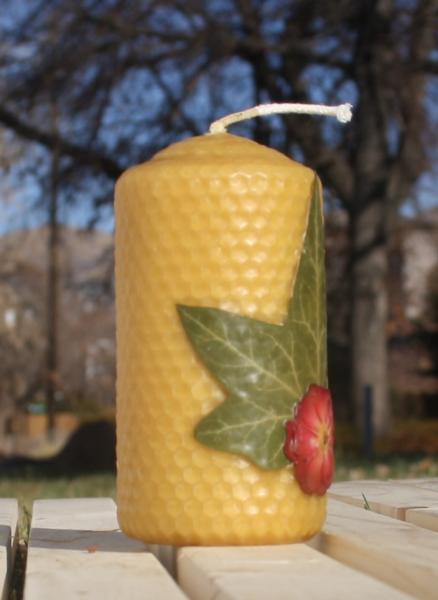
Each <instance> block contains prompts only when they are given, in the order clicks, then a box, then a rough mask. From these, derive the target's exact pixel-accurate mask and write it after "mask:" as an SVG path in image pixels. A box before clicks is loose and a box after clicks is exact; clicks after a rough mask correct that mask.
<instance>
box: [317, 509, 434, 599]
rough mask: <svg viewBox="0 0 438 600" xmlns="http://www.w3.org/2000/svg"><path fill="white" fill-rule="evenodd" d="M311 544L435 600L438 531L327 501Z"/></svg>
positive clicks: (359, 567)
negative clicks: (323, 518) (325, 512)
mask: <svg viewBox="0 0 438 600" xmlns="http://www.w3.org/2000/svg"><path fill="white" fill-rule="evenodd" d="M314 544H315V547H316V548H317V549H318V550H320V551H322V552H324V553H326V554H328V555H329V556H331V557H332V558H335V559H336V560H339V561H341V562H343V563H344V564H347V565H349V566H351V567H353V568H355V569H358V570H360V571H363V572H364V573H368V574H369V575H371V576H372V577H375V578H377V579H380V580H381V581H384V582H386V583H388V584H389V585H392V586H394V587H396V588H398V589H400V590H402V591H404V592H406V593H409V594H412V595H413V596H414V597H415V598H426V599H431V600H432V599H436V598H437V589H438V587H437V582H438V535H436V534H435V533H434V532H432V531H428V530H427V529H422V528H420V527H416V526H415V525H411V524H410V523H404V522H402V521H396V520H395V519H390V518H388V517H385V516H382V515H379V514H376V513H374V512H372V511H370V510H365V509H361V508H357V507H355V506H350V505H348V504H345V503H343V502H338V501H336V500H329V509H328V517H327V521H326V524H325V526H324V529H323V531H322V532H321V533H320V534H318V536H317V538H316V539H315V542H314Z"/></svg>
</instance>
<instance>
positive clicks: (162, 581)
mask: <svg viewBox="0 0 438 600" xmlns="http://www.w3.org/2000/svg"><path fill="white" fill-rule="evenodd" d="M78 597H81V598H93V599H94V598H105V600H111V599H114V600H116V599H117V600H119V599H120V598H130V599H137V598H138V599H140V598H142V599H148V598H150V599H156V598H166V600H167V598H169V600H173V599H175V600H181V599H182V598H185V596H184V594H183V593H182V592H181V591H180V590H179V588H178V586H177V585H176V584H175V582H174V581H173V579H172V578H171V577H170V576H169V575H168V573H167V572H166V570H165V569H164V568H163V567H162V566H161V565H160V563H159V562H158V561H157V559H156V558H155V557H154V556H152V554H150V553H148V552H146V551H145V546H144V544H142V543H140V542H137V541H135V540H131V539H129V538H128V537H126V536H125V535H124V534H123V533H122V532H121V531H120V530H119V526H118V523H117V517H116V507H115V504H114V502H113V500H111V499H110V498H102V499H101V498H90V499H73V500H71V499H68V500H38V501H37V502H35V503H34V508H33V516H32V527H31V534H30V542H29V550H28V558H27V571H26V581H25V589H24V598H25V600H52V599H55V598H56V599H58V598H62V599H63V600H69V599H70V598H78Z"/></svg>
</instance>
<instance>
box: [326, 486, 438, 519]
mask: <svg viewBox="0 0 438 600" xmlns="http://www.w3.org/2000/svg"><path fill="white" fill-rule="evenodd" d="M329 495H330V497H331V498H334V499H336V500H340V501H341V502H347V503H348V504H353V505H355V506H360V507H364V505H365V499H366V502H367V503H368V505H369V507H370V508H371V510H373V511H375V512H378V513H380V514H382V515H386V516H388V517H393V518H396V519H401V520H405V516H406V511H407V510H408V509H411V508H431V507H435V506H438V490H436V491H434V490H433V489H429V488H423V487H417V486H413V485H410V484H405V483H402V482H395V481H346V482H342V483H335V484H334V485H332V487H331V488H330V492H329Z"/></svg>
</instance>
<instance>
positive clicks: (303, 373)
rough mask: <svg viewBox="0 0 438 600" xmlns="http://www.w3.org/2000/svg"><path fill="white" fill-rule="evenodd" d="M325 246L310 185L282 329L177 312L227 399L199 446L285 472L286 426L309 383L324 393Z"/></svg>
mask: <svg viewBox="0 0 438 600" xmlns="http://www.w3.org/2000/svg"><path fill="white" fill-rule="evenodd" d="M323 242H324V240H323V223H322V203H321V191H320V184H319V181H318V180H317V179H315V183H314V186H313V194H312V199H311V206H310V214H309V221H308V225H307V231H306V237H305V240H304V244H303V249H302V253H301V259H300V264H299V267H298V272H297V276H296V281H295V285H294V292H293V295H292V298H291V300H290V302H289V305H288V315H287V318H286V320H285V323H284V324H283V325H273V324H271V323H266V322H264V321H259V320H256V319H250V318H248V317H242V316H240V315H238V314H235V313H231V312H228V311H224V310H220V309H217V308H205V307H196V306H183V305H179V306H178V307H177V308H178V312H179V316H180V318H181V322H182V324H183V327H184V329H185V331H186V333H187V335H188V337H189V339H190V340H191V343H192V345H193V347H194V348H195V350H196V352H197V354H198V356H199V357H200V358H201V360H202V362H203V363H204V364H205V366H206V367H207V368H208V369H209V370H210V372H211V373H212V374H213V375H214V376H215V377H216V379H217V380H218V381H219V382H220V383H221V384H222V385H223V386H224V387H225V389H226V390H227V392H228V395H227V398H226V399H225V401H224V402H223V403H222V404H220V405H219V406H218V407H216V408H215V409H214V410H212V411H211V412H210V413H209V414H208V415H206V416H205V417H204V418H203V419H202V420H201V421H200V422H199V423H198V425H197V427H196V429H195V437H196V439H197V440H198V441H199V442H201V443H203V444H205V445H207V446H209V447H211V448H215V449H216V450H222V451H225V452H233V453H237V454H241V455H243V456H245V457H246V458H248V459H249V460H250V461H252V462H253V463H255V464H256V465H258V466H259V467H261V468H263V469H279V468H281V467H283V466H284V465H286V464H288V461H287V459H286V457H285V456H284V453H283V444H284V437H285V432H284V422H285V421H286V420H287V419H289V418H291V415H292V408H293V406H294V404H295V403H296V402H298V401H299V400H300V399H301V398H302V396H303V395H304V394H305V392H306V391H307V388H308V387H309V385H310V384H311V383H316V384H318V385H322V386H327V377H326V371H327V358H326V317H325V314H326V313H325V271H324V244H323Z"/></svg>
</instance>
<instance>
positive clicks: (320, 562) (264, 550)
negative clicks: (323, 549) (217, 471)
mask: <svg viewBox="0 0 438 600" xmlns="http://www.w3.org/2000/svg"><path fill="white" fill-rule="evenodd" d="M178 581H179V584H180V585H181V587H182V588H183V590H184V591H185V592H186V593H187V595H188V596H189V597H190V598H191V599H192V600H213V599H214V600H266V599H267V598H275V600H291V599H292V598H306V599H309V600H339V598H346V597H348V596H349V595H350V593H352V596H351V597H354V598H358V599H362V598H363V599H367V600H369V599H372V598H375V599H376V600H381V599H382V598H385V599H388V600H395V599H396V598H397V599H401V598H411V597H412V596H408V595H405V594H403V593H402V592H400V591H398V590H395V589H394V588H393V587H389V586H388V585H385V584H383V583H381V582H379V581H376V580H375V579H372V578H371V577H368V576H366V575H363V574H362V573H358V572H357V571H354V570H353V569H351V568H349V567H346V566H345V565H342V564H340V563H338V562H336V561H334V560H332V559H330V558H328V557H327V556H324V555H323V554H321V553H320V552H317V551H316V550H314V549H312V548H310V547H309V546H306V545H304V544H295V545H288V546H271V547H266V546H259V547H241V548H239V547H230V548H183V549H181V550H179V552H178ZM348 590H350V592H349V591H348Z"/></svg>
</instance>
